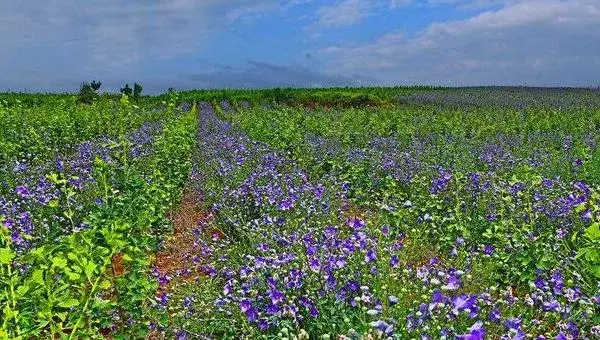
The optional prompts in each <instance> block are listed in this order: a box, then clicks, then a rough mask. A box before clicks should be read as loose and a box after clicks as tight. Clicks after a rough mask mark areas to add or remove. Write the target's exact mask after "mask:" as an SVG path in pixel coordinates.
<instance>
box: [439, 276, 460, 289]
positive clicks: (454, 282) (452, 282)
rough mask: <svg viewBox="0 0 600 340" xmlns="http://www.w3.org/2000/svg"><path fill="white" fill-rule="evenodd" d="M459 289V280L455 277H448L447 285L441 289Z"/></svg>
mask: <svg viewBox="0 0 600 340" xmlns="http://www.w3.org/2000/svg"><path fill="white" fill-rule="evenodd" d="M459 287H460V280H459V279H458V277H457V276H456V275H450V276H448V283H447V284H445V285H443V286H442V288H443V289H446V290H456V289H458V288H459Z"/></svg>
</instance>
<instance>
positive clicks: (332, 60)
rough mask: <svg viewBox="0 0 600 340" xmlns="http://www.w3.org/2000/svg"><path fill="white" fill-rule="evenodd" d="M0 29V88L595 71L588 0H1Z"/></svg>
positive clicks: (572, 79) (378, 80)
mask: <svg viewBox="0 0 600 340" xmlns="http://www.w3.org/2000/svg"><path fill="white" fill-rule="evenodd" d="M0 30H1V32H2V37H3V38H2V40H0V74H1V75H2V76H0V90H9V89H10V90H17V91H18V90H25V89H26V90H29V91H76V90H77V88H78V85H79V83H80V82H81V81H83V80H92V79H99V80H101V81H102V82H103V87H104V88H105V89H106V90H116V89H118V88H119V87H120V86H121V85H122V84H123V83H125V82H130V83H132V82H134V81H137V82H140V83H141V84H142V85H143V86H144V92H148V93H158V92H162V91H165V90H166V89H167V88H169V87H174V88H176V89H189V88H206V87H251V88H262V87H275V86H303V87H304V86H306V87H311V86H344V85H349V86H352V85H407V84H433V85H458V86H471V85H530V86H599V85H600V0H565V1H561V0H526V1H523V0H423V1H419V0H332V1H317V0H286V1H281V0H195V1H194V0H170V1H167V0H154V1H151V0H128V1H116V0H87V1H81V0H55V1H47V0H43V1H42V0H29V1H27V2H18V1H12V0H11V1H2V2H0Z"/></svg>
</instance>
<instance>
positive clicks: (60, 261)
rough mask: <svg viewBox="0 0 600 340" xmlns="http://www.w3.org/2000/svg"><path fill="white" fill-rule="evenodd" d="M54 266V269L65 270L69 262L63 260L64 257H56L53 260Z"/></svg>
mask: <svg viewBox="0 0 600 340" xmlns="http://www.w3.org/2000/svg"><path fill="white" fill-rule="evenodd" d="M52 265H53V266H54V267H58V268H60V269H63V268H65V267H66V266H67V260H65V259H63V258H62V257H55V258H53V259H52Z"/></svg>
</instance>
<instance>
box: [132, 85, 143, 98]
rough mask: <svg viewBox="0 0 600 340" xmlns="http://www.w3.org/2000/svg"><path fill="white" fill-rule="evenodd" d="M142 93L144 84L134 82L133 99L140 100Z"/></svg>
mask: <svg viewBox="0 0 600 340" xmlns="http://www.w3.org/2000/svg"><path fill="white" fill-rule="evenodd" d="M141 94H142V85H140V84H138V83H134V84H133V100H138V98H139V97H140V96H141Z"/></svg>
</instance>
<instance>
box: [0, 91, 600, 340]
mask: <svg viewBox="0 0 600 340" xmlns="http://www.w3.org/2000/svg"><path fill="white" fill-rule="evenodd" d="M599 142H600V91H599V90H593V89H544V88H463V89H448V88H427V87H421V88H419V87H414V88H356V89H315V90H300V89H298V90H294V89H276V90H262V91H251V90H210V91H189V92H183V93H176V92H170V93H168V94H165V95H161V96H157V97H144V98H142V99H140V101H139V102H135V103H134V102H132V101H130V99H129V98H127V97H126V96H123V97H114V96H113V97H110V96H106V97H103V98H101V99H99V100H98V101H95V102H94V103H93V104H91V105H84V104H77V103H76V102H75V100H74V99H73V98H71V97H70V96H68V95H64V96H60V95H52V96H50V95H48V96H44V95H22V94H21V95H18V94H2V95H0V162H1V163H0V275H1V278H0V305H1V306H2V310H1V311H0V324H1V325H2V326H1V328H0V338H10V339H13V338H20V339H37V338H64V339H82V338H100V339H102V338H110V339H134V338H140V339H144V338H148V339H257V338H265V339H284V338H285V339H387V338H392V339H595V338H597V337H600V147H599V146H598V143H599Z"/></svg>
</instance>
